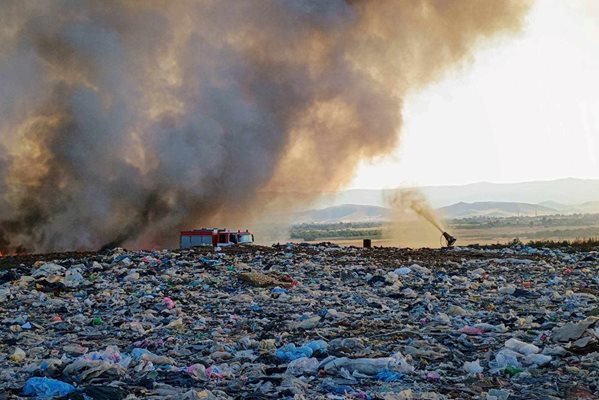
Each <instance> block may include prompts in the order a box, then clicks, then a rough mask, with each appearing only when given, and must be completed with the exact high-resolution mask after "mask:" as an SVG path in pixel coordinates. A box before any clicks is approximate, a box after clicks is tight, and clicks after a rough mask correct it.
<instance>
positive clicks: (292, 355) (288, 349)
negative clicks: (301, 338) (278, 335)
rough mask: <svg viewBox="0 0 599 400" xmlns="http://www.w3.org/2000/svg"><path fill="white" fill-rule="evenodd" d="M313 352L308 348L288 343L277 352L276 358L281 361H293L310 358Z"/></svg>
mask: <svg viewBox="0 0 599 400" xmlns="http://www.w3.org/2000/svg"><path fill="white" fill-rule="evenodd" d="M312 353H313V351H312V349H311V348H310V347H308V346H302V347H296V346H295V344H293V343H287V344H286V345H285V346H283V347H281V348H280V349H278V350H277V351H275V356H276V357H277V358H278V359H279V360H281V361H293V360H297V359H298V358H302V357H310V356H311V355H312Z"/></svg>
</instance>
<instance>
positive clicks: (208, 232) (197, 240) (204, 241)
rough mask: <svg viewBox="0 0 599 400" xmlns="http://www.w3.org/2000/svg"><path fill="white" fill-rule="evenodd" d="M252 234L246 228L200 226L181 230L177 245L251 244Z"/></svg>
mask: <svg viewBox="0 0 599 400" xmlns="http://www.w3.org/2000/svg"><path fill="white" fill-rule="evenodd" d="M253 242H254V235H253V234H252V233H251V232H249V231H248V230H246V231H245V232H242V231H237V232H234V231H230V230H228V229H218V228H202V229H194V230H191V231H182V232H181V236H180V237H179V247H180V248H182V249H188V248H190V247H195V246H220V247H223V246H232V245H237V244H251V243H253Z"/></svg>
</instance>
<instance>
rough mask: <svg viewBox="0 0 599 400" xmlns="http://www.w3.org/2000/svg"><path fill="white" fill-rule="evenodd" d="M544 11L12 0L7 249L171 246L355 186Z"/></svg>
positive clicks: (6, 8) (5, 34)
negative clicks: (463, 76) (418, 120)
mask: <svg viewBox="0 0 599 400" xmlns="http://www.w3.org/2000/svg"><path fill="white" fill-rule="evenodd" d="M527 9H528V5H527V3H525V2H523V1H521V0H494V1H484V2H483V1H476V0H460V1H446V0H420V1H411V0H406V1H395V0H388V1H350V0H347V1H343V0H329V1H315V0H278V1H274V0H272V1H269V0H260V1H258V0H256V1H240V2H234V4H233V3H232V2H226V1H208V0H206V1H191V0H189V1H188V0H179V1H167V0H154V1H125V0H122V1H118V0H114V1H106V0H102V1H85V0H77V1H74V0H72V1H70V0H54V1H46V2H42V1H33V0H32V1H27V0H6V1H3V2H2V3H1V4H0V91H1V93H2V96H1V100H0V250H1V251H7V250H8V251H15V249H27V250H30V251H49V250H65V249H69V250H72V249H84V248H98V247H100V246H102V245H104V244H106V243H112V244H118V243H125V244H127V245H130V246H144V247H151V246H168V245H173V244H174V243H173V242H174V241H175V240H176V231H177V229H178V228H182V227H194V226H196V225H197V224H202V225H208V224H213V223H214V224H216V223H221V224H224V223H231V222H233V223H234V224H235V225H238V224H239V223H242V222H244V221H247V220H248V219H249V218H253V217H254V216H256V215H259V214H260V212H262V211H264V210H265V209H268V205H269V203H270V201H271V200H272V197H270V196H265V195H264V193H282V192H283V193H285V192H290V191H292V192H298V193H308V192H310V193H315V192H318V191H322V190H334V189H337V188H339V187H342V186H343V184H345V183H347V181H348V179H349V178H350V177H351V176H352V173H353V171H354V169H355V167H356V165H357V163H358V161H359V160H361V159H363V158H372V157H375V156H378V155H381V154H384V153H386V152H389V151H391V150H392V149H393V148H394V147H395V146H396V145H397V143H398V140H399V132H400V130H401V109H402V101H403V98H404V96H405V95H406V94H407V93H409V92H410V91H412V90H418V88H420V87H422V86H423V85H425V84H426V83H428V82H431V81H433V80H435V79H437V78H439V77H440V76H441V75H442V72H443V71H445V70H447V68H449V67H452V66H454V65H456V64H457V63H459V62H461V61H463V60H465V59H467V56H468V55H469V54H470V53H471V51H472V50H473V49H474V48H475V47H476V45H477V44H478V43H479V41H480V40H483V39H485V38H486V37H489V36H491V35H496V34H502V33H508V34H510V33H513V32H516V31H517V29H518V27H519V26H520V23H521V21H522V19H523V16H524V15H525V13H526V11H527ZM309 197H310V196H308V199H306V200H309ZM303 199H305V197H304V198H303ZM275 203H278V204H281V203H280V202H278V201H275ZM284 203H285V204H286V202H284Z"/></svg>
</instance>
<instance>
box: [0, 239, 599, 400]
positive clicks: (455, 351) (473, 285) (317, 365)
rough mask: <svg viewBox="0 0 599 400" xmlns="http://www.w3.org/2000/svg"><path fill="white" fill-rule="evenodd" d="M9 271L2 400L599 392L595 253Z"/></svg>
mask: <svg viewBox="0 0 599 400" xmlns="http://www.w3.org/2000/svg"><path fill="white" fill-rule="evenodd" d="M0 266H1V267H3V268H4V270H3V271H1V272H0V301H1V304H2V307H1V308H0V312H1V315H0V322H1V325H0V330H1V335H0V336H1V338H0V354H1V355H0V392H4V393H6V394H5V397H6V398H12V397H15V398H16V397H21V396H32V397H36V396H37V397H44V396H45V397H52V396H56V397H61V396H62V397H65V398H66V397H69V398H86V396H87V398H92V399H123V398H130V399H133V398H161V399H162V398H172V399H178V400H181V399H276V398H279V399H285V398H287V399H386V400H390V399H446V398H453V399H487V400H505V399H563V398H566V399H593V398H596V395H594V393H597V392H598V391H599V322H598V321H599V305H598V302H597V296H599V254H598V253H596V252H565V251H562V250H559V249H551V250H550V249H533V248H530V247H526V246H522V245H518V246H514V247H506V248H493V249H489V248H454V249H435V250H432V249H421V250H409V249H396V248H374V249H361V248H353V247H338V246H336V245H331V244H320V245H297V244H296V245H282V246H273V247H259V246H250V247H236V248H228V249H224V250H222V251H217V252H215V251H213V250H212V249H203V248H198V249H193V250H185V251H155V252H144V251H125V250H123V249H116V250H112V251H109V252H105V253H84V254H67V255H65V256H64V257H63V256H61V255H58V254H57V255H52V256H50V257H49V256H46V257H38V256H28V257H23V258H19V257H4V258H2V259H0ZM0 397H1V395H0Z"/></svg>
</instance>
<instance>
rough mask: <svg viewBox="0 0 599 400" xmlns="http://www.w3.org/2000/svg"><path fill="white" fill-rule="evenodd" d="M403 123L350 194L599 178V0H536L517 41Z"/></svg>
mask: <svg viewBox="0 0 599 400" xmlns="http://www.w3.org/2000/svg"><path fill="white" fill-rule="evenodd" d="M404 120H405V123H404V127H403V130H402V133H401V144H400V147H399V148H398V149H396V150H395V151H394V152H393V153H392V154H391V155H390V156H388V157H385V158H383V159H379V160H375V161H374V162H373V163H363V164H362V165H361V166H360V168H359V170H358V172H357V175H356V177H355V179H354V181H353V182H352V183H351V185H350V187H351V188H372V189H374V188H390V187H397V186H399V185H401V184H409V185H445V184H465V183H472V182H480V181H487V182H520V181H530V180H546V179H557V178H565V177H576V178H599V0H537V2H536V4H535V6H534V7H533V8H532V10H531V12H530V13H529V15H528V17H527V19H526V23H525V26H524V28H523V30H522V32H521V33H520V34H519V35H517V36H516V35H515V36H509V37H500V38H498V39H497V40H494V41H492V42H490V43H487V44H486V45H485V47H484V48H483V49H481V50H480V51H478V52H476V53H475V55H474V57H473V60H472V62H470V63H468V64H466V65H464V66H463V67H461V68H460V69H459V70H454V71H451V72H450V73H449V74H447V75H446V76H445V77H444V79H443V80H442V81H440V82H437V83H436V84H433V85H431V86H429V87H428V88H427V89H426V90H425V91H422V92H420V93H417V94H414V95H412V96H410V97H409V98H407V99H406V104H405V109H404Z"/></svg>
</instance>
